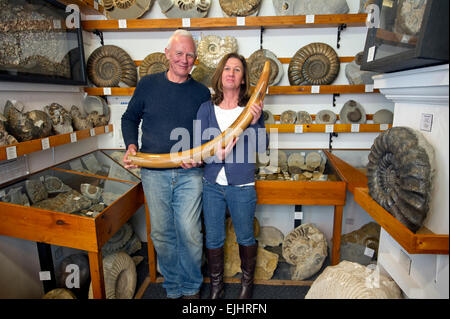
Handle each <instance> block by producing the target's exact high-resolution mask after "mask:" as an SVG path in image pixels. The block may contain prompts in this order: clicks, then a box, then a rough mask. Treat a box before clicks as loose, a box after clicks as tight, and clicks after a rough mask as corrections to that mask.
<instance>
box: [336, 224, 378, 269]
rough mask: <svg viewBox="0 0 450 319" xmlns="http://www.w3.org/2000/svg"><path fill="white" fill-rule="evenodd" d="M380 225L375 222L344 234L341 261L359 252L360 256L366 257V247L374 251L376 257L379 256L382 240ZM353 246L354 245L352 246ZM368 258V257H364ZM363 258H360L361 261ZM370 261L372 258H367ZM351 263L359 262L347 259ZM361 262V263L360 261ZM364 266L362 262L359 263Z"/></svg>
mask: <svg viewBox="0 0 450 319" xmlns="http://www.w3.org/2000/svg"><path fill="white" fill-rule="evenodd" d="M380 229H381V227H380V225H378V224H377V223H374V222H370V223H367V224H365V225H363V226H362V227H361V228H359V229H357V230H354V231H352V232H350V233H347V234H344V235H342V237H341V243H342V245H341V259H343V257H344V255H349V256H351V254H350V252H351V251H355V250H356V251H359V252H360V255H364V250H365V248H366V247H369V248H370V249H373V250H374V257H375V258H376V256H377V255H378V243H379V239H380ZM352 244H353V245H352ZM364 257H367V256H364ZM360 259H362V258H358V260H360ZM365 259H370V258H365ZM346 260H349V261H357V260H351V259H346ZM358 262H359V261H358ZM359 263H360V264H362V262H359Z"/></svg>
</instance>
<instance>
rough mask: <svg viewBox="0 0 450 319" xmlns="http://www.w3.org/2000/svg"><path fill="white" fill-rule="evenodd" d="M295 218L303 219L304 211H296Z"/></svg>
mask: <svg viewBox="0 0 450 319" xmlns="http://www.w3.org/2000/svg"><path fill="white" fill-rule="evenodd" d="M294 219H303V212H295V213H294Z"/></svg>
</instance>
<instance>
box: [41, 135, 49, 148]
mask: <svg viewBox="0 0 450 319" xmlns="http://www.w3.org/2000/svg"><path fill="white" fill-rule="evenodd" d="M41 144H42V149H43V150H46V149H48V148H50V140H49V139H48V137H46V138H43V139H42V140H41Z"/></svg>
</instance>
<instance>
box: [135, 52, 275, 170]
mask: <svg viewBox="0 0 450 319" xmlns="http://www.w3.org/2000/svg"><path fill="white" fill-rule="evenodd" d="M269 74H270V63H269V62H268V61H267V62H266V64H265V65H264V69H263V72H262V73H261V77H260V78H259V81H258V83H257V84H256V86H255V89H254V90H253V93H252V95H251V97H250V99H249V100H248V103H247V105H246V107H245V108H244V110H243V111H242V113H241V115H239V117H238V118H237V119H236V120H235V121H234V122H233V124H231V126H230V127H229V128H227V129H226V130H225V131H224V132H222V134H220V135H219V136H217V137H216V138H214V139H213V140H212V141H209V142H208V143H205V144H203V145H200V146H197V147H195V148H193V149H190V150H187V151H183V152H178V153H167V154H145V153H137V154H136V155H134V156H132V155H128V159H129V160H131V162H132V163H133V164H134V165H137V166H143V167H155V168H170V167H178V166H180V165H181V164H182V163H183V162H188V161H190V160H191V159H193V160H194V161H196V162H200V161H202V160H205V159H207V158H209V157H211V156H214V154H215V152H216V149H217V146H218V145H219V143H220V145H221V146H223V147H225V145H227V144H228V143H229V142H230V141H231V140H232V139H233V138H235V137H238V136H239V135H241V134H242V132H243V131H244V130H245V129H246V128H247V126H248V125H249V124H250V122H251V121H252V119H253V115H252V113H251V112H250V105H252V104H253V103H259V102H261V101H263V100H264V96H265V95H266V90H267V85H268V83H269Z"/></svg>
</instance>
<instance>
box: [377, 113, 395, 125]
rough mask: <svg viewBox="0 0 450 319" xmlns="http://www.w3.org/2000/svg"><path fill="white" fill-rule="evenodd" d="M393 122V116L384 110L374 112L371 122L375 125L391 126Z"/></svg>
mask: <svg viewBox="0 0 450 319" xmlns="http://www.w3.org/2000/svg"><path fill="white" fill-rule="evenodd" d="M393 121H394V114H393V113H392V112H391V111H389V110H386V109H382V110H379V111H376V112H375V114H374V115H373V122H374V123H376V124H392V122H393Z"/></svg>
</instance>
